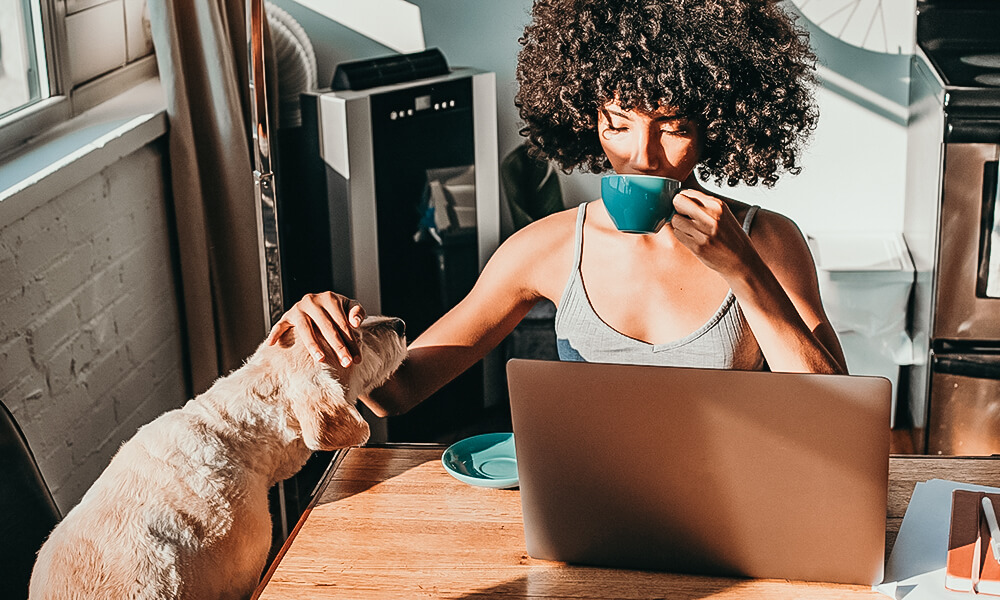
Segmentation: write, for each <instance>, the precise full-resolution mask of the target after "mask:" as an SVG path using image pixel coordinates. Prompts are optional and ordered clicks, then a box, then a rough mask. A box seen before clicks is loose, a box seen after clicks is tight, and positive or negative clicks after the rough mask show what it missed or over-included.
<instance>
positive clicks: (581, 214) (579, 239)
mask: <svg viewBox="0 0 1000 600" xmlns="http://www.w3.org/2000/svg"><path fill="white" fill-rule="evenodd" d="M588 204H590V203H589V202H584V203H583V204H581V205H580V208H579V209H577V211H576V238H575V242H576V250H575V251H574V254H573V272H574V273H578V272H579V271H580V261H581V260H582V259H583V221H584V219H586V218H587V205H588Z"/></svg>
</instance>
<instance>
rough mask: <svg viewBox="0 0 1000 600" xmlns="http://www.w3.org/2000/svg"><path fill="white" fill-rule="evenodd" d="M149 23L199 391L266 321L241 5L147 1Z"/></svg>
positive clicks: (234, 360) (239, 0) (236, 0)
mask: <svg viewBox="0 0 1000 600" xmlns="http://www.w3.org/2000/svg"><path fill="white" fill-rule="evenodd" d="M149 20H150V25H151V29H152V34H153V44H154V47H155V49H156V61H157V66H158V67H159V71H160V80H161V82H162V84H163V88H164V90H165V93H166V103H167V117H168V121H169V133H168V144H169V162H170V180H171V184H172V191H173V201H174V213H175V219H176V232H177V240H178V258H179V265H180V280H181V281H180V287H181V290H182V300H183V312H184V324H185V329H186V331H185V333H186V339H187V347H188V359H189V364H190V374H191V387H192V390H191V392H193V393H195V394H197V393H201V392H202V391H204V390H205V389H207V388H208V387H209V386H210V385H211V384H212V382H213V381H214V380H215V379H216V378H217V377H218V376H219V375H222V374H225V373H227V372H229V371H230V370H232V369H234V368H236V367H238V366H240V364H241V363H242V361H243V360H244V359H245V358H246V357H247V356H249V355H250V354H251V353H252V352H253V351H254V349H255V348H256V346H257V345H258V344H259V343H260V342H261V340H262V339H263V337H264V335H265V334H266V332H267V328H268V326H269V322H268V317H267V316H266V312H265V308H264V295H263V291H262V288H263V282H262V280H261V259H260V249H259V244H258V236H259V235H260V232H259V225H258V223H257V212H256V211H257V208H256V207H255V202H256V200H255V197H254V187H253V168H252V166H251V156H252V155H251V146H250V140H249V138H248V123H249V122H250V114H249V113H250V93H249V87H248V85H249V84H248V75H247V72H248V65H247V60H248V49H247V41H246V10H245V4H244V1H243V0H149ZM271 58H272V61H273V54H272V57H271ZM268 66H272V65H268ZM271 72H274V71H273V70H272V71H271ZM272 79H273V78H272ZM271 97H276V96H275V95H273V94H272V95H271Z"/></svg>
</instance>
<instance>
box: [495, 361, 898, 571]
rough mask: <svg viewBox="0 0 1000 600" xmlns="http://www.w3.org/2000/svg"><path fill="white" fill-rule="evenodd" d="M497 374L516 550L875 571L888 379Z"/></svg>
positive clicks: (542, 370) (648, 562)
mask: <svg viewBox="0 0 1000 600" xmlns="http://www.w3.org/2000/svg"><path fill="white" fill-rule="evenodd" d="M507 377H508V385H509V389H510V403H511V416H512V418H513V429H514V439H515V451H516V454H517V464H518V478H519V480H520V493H521V504H522V509H523V514H524V534H525V540H526V542H527V550H528V553H529V554H530V555H531V556H533V557H535V558H542V559H549V560H559V561H566V562H570V563H579V564H588V565H598V566H612V567H624V568H635V569H652V570H665V571H672V572H679V573H695V574H710V575H729V576H748V577H759V578H784V579H798V580H807V581H825V582H835V583H855V584H867V585H871V584H875V583H879V582H880V581H881V580H882V571H883V566H884V560H885V556H884V554H885V523H886V495H887V487H888V470H889V433H890V432H889V415H890V404H891V397H892V393H891V384H890V383H889V381H888V380H886V379H884V378H881V377H856V376H846V375H815V374H791V373H766V372H752V371H732V370H718V369H693V368H681V367H650V366H637V365H611V364H597V363H583V362H558V361H539V360H527V359H512V360H511V361H509V362H508V364H507Z"/></svg>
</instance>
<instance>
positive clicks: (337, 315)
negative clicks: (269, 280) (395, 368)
mask: <svg viewBox="0 0 1000 600" xmlns="http://www.w3.org/2000/svg"><path fill="white" fill-rule="evenodd" d="M364 319H365V309H364V308H362V306H361V305H360V304H358V302H357V300H352V299H350V298H348V297H346V296H341V295H340V294H335V293H333V292H322V293H319V294H306V295H305V296H304V297H303V298H302V299H301V300H299V301H298V302H296V303H295V305H294V306H292V308H290V309H288V312H286V313H285V314H284V315H282V317H281V319H280V320H279V321H278V322H277V323H275V324H274V327H272V328H271V332H270V333H269V334H268V336H267V343H268V344H274V343H275V342H277V341H278V338H280V337H281V334H283V333H284V332H286V331H288V330H289V329H291V328H293V327H294V328H295V330H296V334H297V336H298V339H300V340H301V341H302V342H303V343H304V344H305V345H306V348H307V349H308V350H309V353H310V354H311V355H312V356H313V358H315V359H316V360H317V361H328V360H330V359H336V362H338V363H340V365H341V366H344V367H346V366H348V365H350V364H351V363H352V362H358V361H360V360H361V352H360V351H359V349H358V342H357V339H356V338H355V333H354V330H355V329H356V328H357V327H358V326H360V325H361V321H363V320H364ZM320 341H323V342H325V345H326V346H329V347H330V348H332V349H333V352H334V355H335V356H327V355H326V353H325V352H324V351H323V349H322V347H323V345H321V344H320Z"/></svg>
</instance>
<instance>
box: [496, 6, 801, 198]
mask: <svg viewBox="0 0 1000 600" xmlns="http://www.w3.org/2000/svg"><path fill="white" fill-rule="evenodd" d="M519 41H520V43H521V45H522V49H521V51H520V53H519V55H518V61H517V81H518V86H519V87H518V92H517V95H516V97H515V105H516V106H517V108H518V110H519V113H520V116H521V119H522V121H523V123H524V127H523V128H522V129H521V131H520V133H521V135H523V136H525V137H526V138H527V140H528V144H529V147H530V148H531V149H532V151H533V153H534V154H537V155H539V156H541V157H542V158H545V159H549V160H552V161H554V162H555V163H557V164H558V165H559V166H560V167H561V168H562V169H563V170H564V171H565V172H567V173H569V172H571V171H572V170H573V169H576V168H579V169H580V170H583V171H590V172H592V173H602V172H606V171H609V170H610V169H611V164H610V163H609V162H608V160H607V157H606V156H605V155H604V152H603V150H602V148H601V145H600V141H599V139H598V136H597V115H598V111H599V109H600V108H601V107H602V106H604V105H605V104H607V103H608V102H610V101H615V102H616V103H618V104H619V105H620V106H622V107H623V108H625V109H628V110H640V111H653V110H656V109H657V108H660V107H663V106H669V107H671V108H673V109H674V110H676V111H677V113H678V114H680V115H682V116H685V117H687V118H688V119H691V120H692V121H693V122H695V123H696V124H698V126H699V127H700V128H701V131H702V133H703V139H704V148H703V152H702V155H701V157H700V161H699V166H698V169H699V177H700V178H701V179H702V180H704V181H708V180H714V181H715V182H716V183H717V184H722V183H725V184H726V185H729V186H735V185H738V184H739V183H740V182H743V183H745V184H747V185H757V184H758V183H762V184H764V185H765V186H768V187H770V186H773V185H774V183H775V182H777V180H778V177H779V175H780V173H781V172H789V173H792V174H797V173H799V172H800V171H801V167H800V166H799V164H798V156H799V154H800V152H801V150H802V147H803V145H804V143H805V140H806V138H807V137H808V135H809V134H810V133H811V132H812V130H813V129H815V127H816V121H817V119H818V112H817V110H816V108H815V106H814V103H813V92H812V90H813V86H814V84H815V74H814V71H815V62H816V57H815V55H814V54H813V53H812V51H811V49H810V47H809V40H808V35H807V33H806V32H805V31H804V30H802V29H800V28H798V27H797V26H796V24H795V22H794V20H793V18H792V17H791V16H790V15H789V14H787V13H786V12H785V11H784V10H783V9H782V8H781V7H779V6H778V3H777V1H776V0H535V2H534V6H533V8H532V21H531V23H530V24H529V25H528V26H527V27H526V28H525V30H524V35H523V37H521V39H520V40H519Z"/></svg>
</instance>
